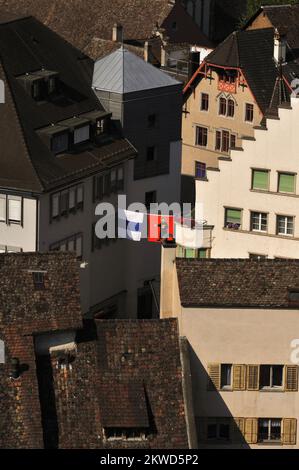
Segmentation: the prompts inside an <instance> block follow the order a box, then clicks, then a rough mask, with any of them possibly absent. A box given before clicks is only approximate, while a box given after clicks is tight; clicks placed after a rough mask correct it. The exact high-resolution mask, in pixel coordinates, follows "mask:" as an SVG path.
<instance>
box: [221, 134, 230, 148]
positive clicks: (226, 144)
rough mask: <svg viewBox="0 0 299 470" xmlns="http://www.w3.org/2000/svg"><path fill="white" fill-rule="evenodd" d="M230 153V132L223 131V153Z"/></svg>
mask: <svg viewBox="0 0 299 470" xmlns="http://www.w3.org/2000/svg"><path fill="white" fill-rule="evenodd" d="M228 151H229V132H228V131H222V152H228Z"/></svg>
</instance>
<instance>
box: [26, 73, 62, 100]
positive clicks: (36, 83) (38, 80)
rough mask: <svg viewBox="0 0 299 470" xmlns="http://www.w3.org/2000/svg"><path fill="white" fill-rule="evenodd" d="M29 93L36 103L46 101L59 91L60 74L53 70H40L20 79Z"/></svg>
mask: <svg viewBox="0 0 299 470" xmlns="http://www.w3.org/2000/svg"><path fill="white" fill-rule="evenodd" d="M18 80H19V81H20V82H21V83H22V85H23V86H24V88H25V90H26V91H27V93H28V94H29V95H30V96H31V97H32V98H33V99H34V100H35V101H46V100H47V99H49V98H50V97H51V96H52V95H53V94H55V93H56V92H57V91H58V80H59V74H58V73H57V72H53V71H51V70H46V69H42V70H38V71H36V72H30V73H26V74H25V75H21V76H19V77H18Z"/></svg>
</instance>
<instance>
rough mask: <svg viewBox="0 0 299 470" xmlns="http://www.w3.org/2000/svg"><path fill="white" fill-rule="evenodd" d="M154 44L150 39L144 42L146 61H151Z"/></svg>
mask: <svg viewBox="0 0 299 470" xmlns="http://www.w3.org/2000/svg"><path fill="white" fill-rule="evenodd" d="M151 49H152V46H151V44H150V43H149V42H148V41H145V43H144V60H145V62H150V52H151Z"/></svg>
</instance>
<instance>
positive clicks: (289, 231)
mask: <svg viewBox="0 0 299 470" xmlns="http://www.w3.org/2000/svg"><path fill="white" fill-rule="evenodd" d="M277 235H294V217H289V216H287V215H278V216H277Z"/></svg>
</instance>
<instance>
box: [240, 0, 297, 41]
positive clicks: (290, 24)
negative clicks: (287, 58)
mask: <svg viewBox="0 0 299 470" xmlns="http://www.w3.org/2000/svg"><path fill="white" fill-rule="evenodd" d="M264 14H265V15H266V16H267V17H268V18H269V20H270V21H271V23H272V25H273V27H274V28H275V29H277V30H278V32H279V33H280V34H282V35H286V38H287V42H288V44H289V46H290V48H292V49H299V3H297V4H294V5H265V6H262V7H261V8H260V9H259V10H258V11H257V12H256V13H255V15H254V16H253V17H252V18H250V19H249V21H248V22H247V23H246V25H245V27H244V28H248V27H249V26H250V25H251V24H252V23H253V21H254V20H255V19H256V18H257V17H258V16H260V15H264Z"/></svg>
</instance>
